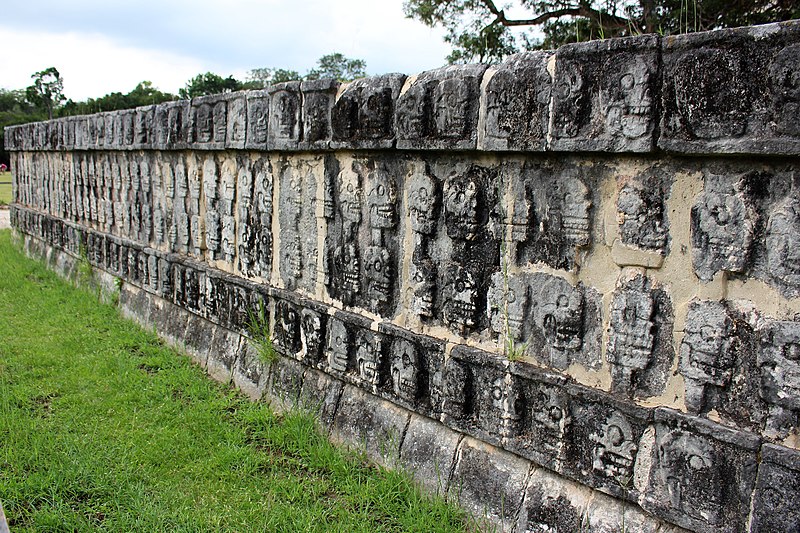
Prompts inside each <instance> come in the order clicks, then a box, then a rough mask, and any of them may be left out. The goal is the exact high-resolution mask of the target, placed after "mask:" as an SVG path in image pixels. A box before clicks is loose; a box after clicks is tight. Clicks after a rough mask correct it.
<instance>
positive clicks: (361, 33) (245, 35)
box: [0, 0, 449, 101]
mask: <svg viewBox="0 0 800 533" xmlns="http://www.w3.org/2000/svg"><path fill="white" fill-rule="evenodd" d="M4 4H5V5H3V8H2V14H1V15H0V42H3V43H4V44H5V49H4V53H3V54H0V87H3V88H6V89H22V88H25V87H26V86H28V85H30V84H31V74H33V73H34V72H36V71H40V70H44V69H45V68H48V67H51V66H54V67H56V68H57V69H58V70H59V71H60V72H61V76H62V78H63V79H64V93H65V95H66V96H67V97H68V98H72V99H73V100H76V101H77V100H84V99H86V98H88V97H98V96H103V95H105V94H107V93H109V92H112V91H119V92H123V93H127V92H129V91H130V90H131V89H133V88H134V87H135V86H136V84H137V83H139V82H140V81H143V80H149V81H152V82H153V84H154V85H155V86H156V87H158V88H159V89H161V90H163V91H168V92H172V93H177V91H178V89H179V88H180V87H183V86H184V84H185V83H186V81H187V80H188V79H190V78H192V77H194V76H195V75H197V74H199V73H202V72H207V71H210V72H214V73H217V74H219V75H221V76H223V77H226V76H228V75H231V74H232V75H233V76H234V77H236V78H237V79H244V78H245V76H246V74H247V71H248V70H250V69H252V68H257V67H274V68H287V69H293V70H297V71H299V72H300V73H301V74H303V73H305V72H306V71H308V70H309V69H311V68H313V67H314V66H315V64H316V60H317V59H318V58H319V57H320V56H322V55H325V54H328V53H331V52H341V53H342V54H344V55H346V56H347V57H350V58H358V59H364V60H366V62H367V72H368V73H369V74H381V73H386V72H402V73H405V74H413V73H416V72H421V71H423V70H427V69H431V68H436V67H439V66H441V65H443V64H444V63H445V56H446V55H447V53H448V52H449V49H448V47H447V46H446V45H445V44H444V42H443V41H442V37H441V35H442V32H441V31H436V30H431V29H429V28H427V27H426V26H423V25H422V24H421V23H419V22H416V21H413V20H410V19H406V18H405V17H404V16H403V9H402V5H403V0H227V1H225V0H219V1H216V2H213V1H210V0H193V1H191V2H190V1H187V0H137V1H136V2H131V1H124V0H123V1H115V0H68V1H64V0H9V1H8V2H5V3H4Z"/></svg>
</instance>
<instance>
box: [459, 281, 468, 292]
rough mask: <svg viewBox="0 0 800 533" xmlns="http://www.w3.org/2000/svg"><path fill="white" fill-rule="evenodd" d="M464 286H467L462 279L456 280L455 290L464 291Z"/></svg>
mask: <svg viewBox="0 0 800 533" xmlns="http://www.w3.org/2000/svg"><path fill="white" fill-rule="evenodd" d="M466 288H467V286H466V285H465V284H464V282H463V281H461V280H458V281H456V291H457V292H464V289H466Z"/></svg>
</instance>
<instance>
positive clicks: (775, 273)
mask: <svg viewBox="0 0 800 533" xmlns="http://www.w3.org/2000/svg"><path fill="white" fill-rule="evenodd" d="M798 106H800V103H799V104H798ZM766 232H767V235H766V251H767V261H766V264H767V272H768V276H769V278H770V279H771V281H772V283H773V284H774V285H777V286H778V288H779V289H780V290H781V292H782V293H783V294H784V296H786V297H790V298H796V297H797V296H798V295H800V196H798V194H797V193H796V192H794V191H793V192H792V193H791V194H789V195H787V196H786V197H785V198H784V199H783V200H781V201H780V202H779V203H778V204H777V205H775V206H774V207H773V209H772V211H771V212H770V213H769V219H768V220H767V227H766Z"/></svg>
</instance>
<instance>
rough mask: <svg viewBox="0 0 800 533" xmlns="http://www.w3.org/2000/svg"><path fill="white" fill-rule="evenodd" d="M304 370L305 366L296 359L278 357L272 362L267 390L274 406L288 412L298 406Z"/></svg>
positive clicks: (270, 401) (280, 410)
mask: <svg viewBox="0 0 800 533" xmlns="http://www.w3.org/2000/svg"><path fill="white" fill-rule="evenodd" d="M304 372H305V367H304V366H303V365H301V364H300V363H298V362H297V361H295V360H294V359H289V358H286V357H278V358H277V359H275V361H273V362H272V364H271V365H270V373H269V384H268V385H267V392H268V394H269V403H270V405H271V406H272V407H273V408H275V409H276V410H278V411H279V412H288V411H290V410H292V409H296V408H297V407H298V401H299V398H300V390H301V389H302V387H303V373H304Z"/></svg>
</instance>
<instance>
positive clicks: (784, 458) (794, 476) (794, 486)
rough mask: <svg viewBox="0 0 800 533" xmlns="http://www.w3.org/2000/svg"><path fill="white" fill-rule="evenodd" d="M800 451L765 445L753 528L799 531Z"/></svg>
mask: <svg viewBox="0 0 800 533" xmlns="http://www.w3.org/2000/svg"><path fill="white" fill-rule="evenodd" d="M798 493H800V454H798V452H797V451H796V450H791V449H788V448H784V447H782V446H775V445H772V444H765V445H764V446H763V447H762V448H761V464H760V465H759V466H758V478H757V479H756V488H755V493H754V494H753V518H752V522H751V525H750V531H752V532H753V533H761V532H770V531H800V510H798V507H797V494H798Z"/></svg>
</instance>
